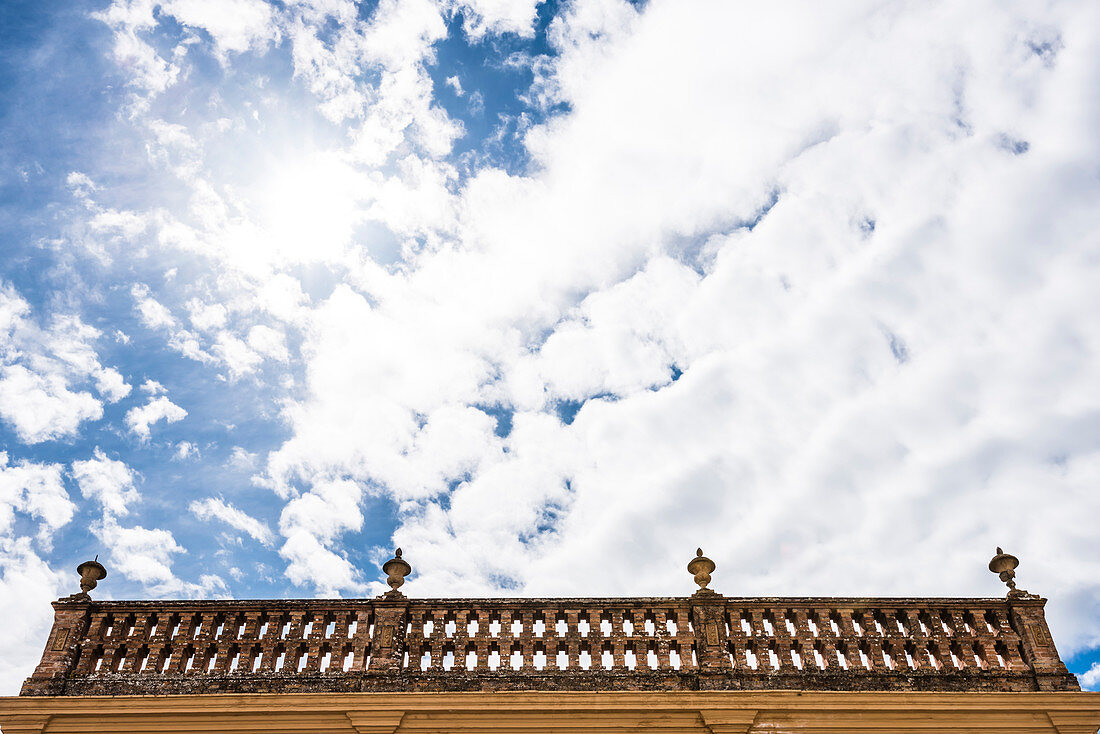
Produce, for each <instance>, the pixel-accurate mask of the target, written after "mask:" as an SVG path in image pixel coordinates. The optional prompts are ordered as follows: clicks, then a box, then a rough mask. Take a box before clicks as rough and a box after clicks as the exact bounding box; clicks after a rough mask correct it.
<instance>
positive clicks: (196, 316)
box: [187, 298, 228, 331]
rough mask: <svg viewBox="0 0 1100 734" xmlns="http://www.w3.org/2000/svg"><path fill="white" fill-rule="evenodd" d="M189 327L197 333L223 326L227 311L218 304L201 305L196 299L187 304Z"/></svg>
mask: <svg viewBox="0 0 1100 734" xmlns="http://www.w3.org/2000/svg"><path fill="white" fill-rule="evenodd" d="M187 311H188V313H189V314H190V315H191V325H192V326H194V327H195V328H196V329H198V330H199V331H213V330H216V329H221V328H223V327H224V326H225V323H226V320H227V318H228V311H227V310H226V308H225V306H223V305H222V304H220V303H203V302H202V301H200V300H198V299H197V298H193V299H191V300H190V301H188V302H187Z"/></svg>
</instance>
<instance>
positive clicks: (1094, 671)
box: [1077, 663, 1100, 691]
mask: <svg viewBox="0 0 1100 734" xmlns="http://www.w3.org/2000/svg"><path fill="white" fill-rule="evenodd" d="M1077 678H1078V680H1080V681H1081V688H1083V689H1084V690H1086V691H1095V690H1098V689H1100V663H1093V664H1092V667H1091V668H1089V669H1088V670H1087V671H1085V672H1084V673H1082V674H1081V675H1079V676H1077Z"/></svg>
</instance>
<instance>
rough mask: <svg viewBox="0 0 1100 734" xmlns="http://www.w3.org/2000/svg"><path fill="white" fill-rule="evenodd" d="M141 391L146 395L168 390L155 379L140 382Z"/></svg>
mask: <svg viewBox="0 0 1100 734" xmlns="http://www.w3.org/2000/svg"><path fill="white" fill-rule="evenodd" d="M141 391H142V392H143V393H145V394H147V395H160V394H162V393H167V392H168V390H166V389H165V387H164V385H162V384H160V383H159V382H157V381H156V380H146V381H145V382H143V383H141Z"/></svg>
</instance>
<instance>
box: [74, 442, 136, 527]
mask: <svg viewBox="0 0 1100 734" xmlns="http://www.w3.org/2000/svg"><path fill="white" fill-rule="evenodd" d="M72 472H73V477H74V478H75V479H76V482H77V484H78V485H79V486H80V493H81V494H82V495H84V496H85V497H87V498H88V499H93V500H95V501H96V502H98V503H99V505H100V506H101V507H102V508H103V512H104V513H105V514H110V515H126V514H128V513H129V512H130V508H129V507H128V505H130V504H132V503H134V502H137V501H138V500H140V499H141V495H140V494H138V491H137V488H136V487H135V486H134V473H133V471H132V470H131V469H130V467H129V466H127V465H126V463H125V462H123V461H119V460H117V459H112V458H110V457H108V456H107V455H106V454H105V453H103V451H102V450H101V449H100V448H99V447H98V446H97V447H96V448H95V451H94V452H93V458H91V459H86V460H84V461H74V462H73V464H72Z"/></svg>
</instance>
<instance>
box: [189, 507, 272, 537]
mask: <svg viewBox="0 0 1100 734" xmlns="http://www.w3.org/2000/svg"><path fill="white" fill-rule="evenodd" d="M188 509H190V510H191V513H192V514H193V515H194V516H195V517H197V518H199V519H200V520H211V519H217V520H221V521H222V522H224V523H226V524H227V525H229V526H230V527H234V528H236V529H237V530H240V531H241V532H242V533H246V534H247V535H249V536H250V537H251V538H252V539H253V540H256V541H258V542H260V543H263V544H264V545H271V544H272V543H273V542H274V540H275V535H274V533H272V532H271V528H269V527H268V526H267V525H266V524H265V523H263V522H261V521H260V520H257V519H256V518H254V517H252V516H251V515H249V514H247V513H245V512H243V511H241V510H239V509H237V508H236V507H234V506H233V505H231V504H229V503H228V502H226V501H225V500H222V499H220V498H217V497H207V498H205V499H202V500H195V501H194V502H192V503H191V504H190V505H189V506H188Z"/></svg>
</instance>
